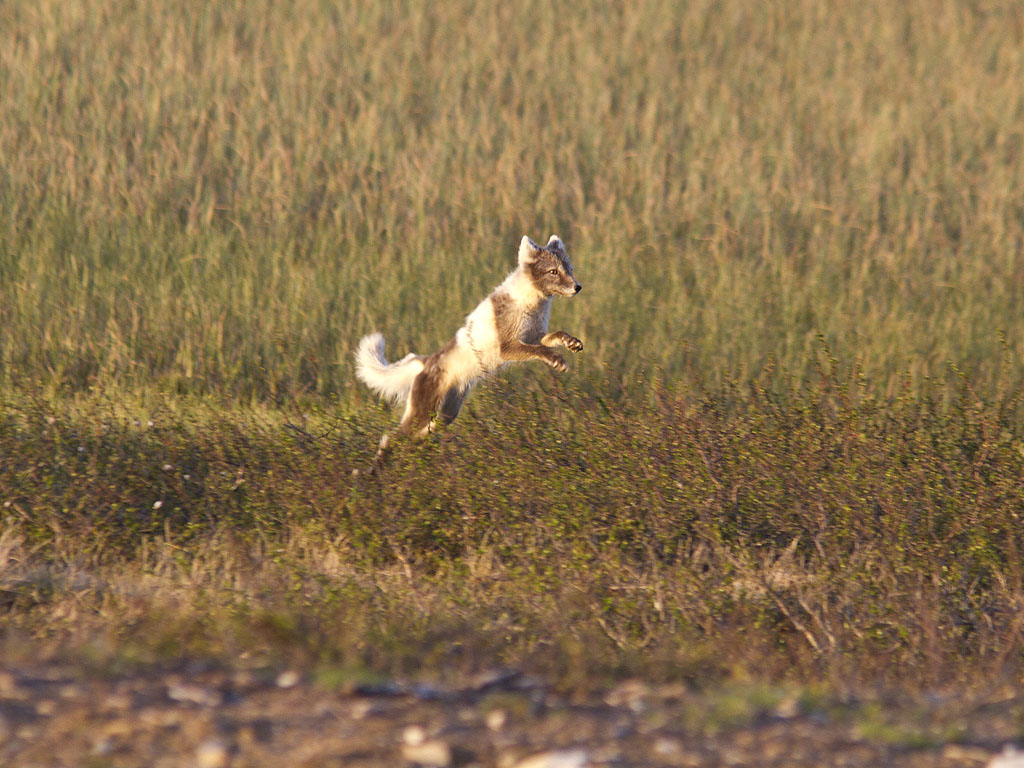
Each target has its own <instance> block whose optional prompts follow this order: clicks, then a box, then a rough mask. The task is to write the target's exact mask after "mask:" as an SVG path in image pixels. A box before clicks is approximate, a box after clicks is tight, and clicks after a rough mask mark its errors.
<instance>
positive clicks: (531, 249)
mask: <svg viewBox="0 0 1024 768" xmlns="http://www.w3.org/2000/svg"><path fill="white" fill-rule="evenodd" d="M542 250H543V249H542V248H541V247H540V246H539V245H537V244H536V243H535V242H533V240H531V239H530V238H528V237H527V236H526V235H523V239H522V240H520V241H519V263H520V264H528V263H530V262H531V261H533V260H534V259H535V258H536V256H537V254H538V253H540V252H541V251H542Z"/></svg>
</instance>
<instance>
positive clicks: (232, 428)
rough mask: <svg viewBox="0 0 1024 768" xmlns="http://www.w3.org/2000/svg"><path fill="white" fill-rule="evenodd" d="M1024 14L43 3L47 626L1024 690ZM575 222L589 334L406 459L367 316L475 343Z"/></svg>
mask: <svg viewBox="0 0 1024 768" xmlns="http://www.w3.org/2000/svg"><path fill="white" fill-rule="evenodd" d="M1022 42H1024V13H1022V11H1021V9H1020V7H1019V5H1018V4H1017V3H1015V2H998V1H997V2H990V3H986V4H983V5H971V4H966V3H964V4H961V3H954V2H940V0H916V1H915V2H910V3H903V4H899V5H897V6H893V5H892V4H891V3H883V2H874V1H872V2H861V3H823V2H818V1H815V0H803V1H802V2H771V3H767V4H764V3H762V4H750V3H747V2H741V1H740V0H726V1H725V2H691V3H682V2H668V1H667V0H665V1H659V0H652V2H645V3H633V4H621V3H611V2H608V3H602V4H596V5H595V4H589V5H570V4H560V3H546V2H530V3H525V4H515V5H504V6H501V7H491V6H489V5H487V4H478V3H468V2H458V1H457V0H446V1H445V2H438V3H431V4H420V3H403V2H392V3H383V4H366V3H355V2H337V3H330V2H312V0H308V1H303V0H297V1H296V2H292V3H262V4H253V3H241V2H219V3H213V4H210V3H198V2H196V3H186V4H184V5H182V4H181V3H177V4H171V3H159V2H156V0H139V2H136V3H131V4H116V3H112V2H110V0H91V1H89V0H76V1H75V2H50V1H49V0H44V2H23V1H22V0H14V2H8V3H4V4H3V5H2V7H0V103H2V104H3V109H2V110H0V387H2V391H0V505H2V506H0V605H3V606H5V608H4V610H6V611H7V612H8V618H9V621H7V622H5V627H4V629H3V632H2V637H3V643H4V646H3V647H4V653H5V654H6V655H7V657H8V658H12V659H13V658H19V657H20V656H26V657H27V656H31V655H33V654H35V653H37V652H42V651H38V649H40V648H42V649H46V652H49V653H63V654H73V655H75V657H76V658H80V659H84V658H91V659H93V660H94V662H95V663H96V664H99V665H103V664H112V663H116V664H127V665H131V664H135V663H148V662H151V661H166V660H167V659H176V658H180V657H183V656H189V657H194V656H201V657H207V658H213V659H217V660H220V661H222V662H223V663H241V662H240V661H239V660H245V659H248V660H249V661H247V662H245V663H250V662H251V663H264V664H284V663H300V662H301V663H305V664H308V665H309V666H310V667H311V668H315V669H322V670H327V671H326V672H324V674H325V675H326V676H327V677H332V676H333V677H338V676H339V675H340V676H341V677H344V678H346V679H347V677H348V676H356V677H358V676H360V675H370V676H372V675H379V674H395V673H416V674H440V673H441V671H442V670H449V671H459V670H469V669H478V668H481V667H487V666H493V665H494V664H496V663H502V664H516V665H524V666H529V667H531V668H534V669H539V670H541V671H547V672H551V673H553V674H554V675H556V676H557V677H558V678H559V679H560V680H561V681H562V682H563V683H564V684H565V685H567V686H583V685H587V684H589V683H588V681H593V680H598V679H610V678H614V677H618V676H622V675H625V674H644V675H647V676H649V677H651V678H654V679H658V678H672V679H686V680H692V681H697V682H700V681H704V680H720V679H722V678H726V677H733V676H735V677H737V678H741V679H748V678H752V679H756V678H759V677H768V678H772V679H776V680H782V679H793V680H796V681H798V682H800V683H813V684H825V685H831V684H836V685H838V683H837V681H840V680H856V681H860V682H863V683H873V682H882V683H892V684H900V685H915V686H916V685H931V684H941V683H964V682H965V681H975V682H977V681H985V680H992V679H996V678H1000V677H1001V676H1004V675H1007V674H1008V675H1010V676H1011V677H1012V676H1016V677H1013V679H1019V675H1020V673H1021V663H1022V661H1024V658H1022V644H1021V626H1020V622H1019V621H1018V620H1017V619H1016V618H1015V617H1016V616H1018V615H1019V614H1020V610H1019V609H1020V604H1021V603H1020V601H1021V599H1022V592H1021V590H1022V587H1021V556H1020V551H1021V549H1020V548H1021V541H1020V534H1019V516H1020V514H1021V511H1022V509H1024V490H1022V486H1021V482H1020V478H1021V477H1022V476H1024V419H1022V408H1021V393H1022V391H1024V389H1022V382H1024V376H1022V374H1024V366H1022V364H1021V360H1022V359H1024V358H1022V356H1024V322H1022V308H1024V256H1022V253H1024V248H1022V244H1024V204H1022V202H1021V201H1022V200H1024V153H1022V152H1021V149H1022V147H1024V131H1022V129H1021V126H1022V125H1024V91H1022V89H1021V87H1020V84H1021V82H1024V58H1022V57H1021V55H1020V50H1021V46H1022ZM553 232H554V233H558V234H560V235H561V236H562V237H563V239H565V241H566V242H567V244H568V246H569V249H570V253H571V254H572V257H573V261H574V264H575V265H576V272H577V276H578V278H579V279H580V281H581V282H582V284H583V285H584V291H583V293H582V294H580V296H579V297H577V298H575V299H573V300H572V301H568V300H559V301H558V302H556V304H555V307H554V310H553V313H554V319H553V325H554V327H557V328H564V329H566V330H568V331H570V332H572V333H573V334H574V335H578V336H579V337H581V338H582V339H583V340H584V342H585V343H586V352H585V353H583V354H582V355H580V356H578V357H577V358H576V360H575V361H574V363H573V366H572V368H571V370H570V371H569V372H568V373H567V374H566V375H564V376H562V377H553V376H552V375H550V374H549V373H548V372H547V371H538V370H534V369H530V368H529V367H524V368H522V369H519V370H516V371H509V372H506V373H503V374H502V375H501V376H500V377H498V378H496V379H494V380H491V381H490V382H487V383H486V384H484V385H483V386H481V387H480V389H479V390H478V391H477V392H475V393H474V394H473V396H472V397H471V399H470V400H469V402H468V404H467V407H466V410H465V411H464V414H463V415H462V416H461V417H460V419H459V421H458V422H457V423H456V424H455V425H454V426H453V427H452V428H451V429H449V430H446V431H445V432H443V433H442V435H441V436H440V437H439V438H435V439H433V440H431V441H429V442H428V443H426V444H425V445H419V446H403V447H401V448H400V449H398V450H397V451H396V453H395V455H394V457H393V460H392V461H391V462H390V463H389V464H388V465H387V467H386V468H385V471H384V472H382V473H381V474H378V475H375V476H370V475H368V474H367V472H366V470H368V469H369V466H370V464H369V463H370V460H371V457H372V454H373V450H374V448H375V445H376V441H377V439H378V437H379V435H380V434H381V432H382V431H383V430H385V429H386V428H388V427H389V425H390V424H391V423H393V421H394V419H395V417H394V414H391V413H388V412H387V411H385V410H383V409H381V408H378V407H376V406H375V405H374V404H373V401H372V398H371V396H370V395H369V393H368V392H367V391H366V390H365V389H364V388H361V387H360V386H359V385H358V384H357V382H356V381H355V380H354V376H353V369H352V364H351V354H352V351H353V349H354V345H355V344H356V343H357V342H358V339H359V338H360V337H361V336H362V335H363V334H364V333H367V332H369V331H372V330H381V331H383V332H384V333H385V335H386V337H387V339H388V343H389V351H391V353H392V354H404V353H405V352H407V351H409V350H416V351H432V350H433V349H435V348H436V347H438V346H439V345H440V344H441V343H443V342H444V341H445V340H447V338H448V337H449V336H450V334H451V333H452V332H453V331H454V330H455V329H456V328H457V327H458V325H459V324H460V322H461V318H462V316H463V315H464V314H466V313H467V312H468V311H470V310H471V309H472V307H473V306H474V305H475V303H476V302H477V301H479V300H480V299H481V298H482V297H483V296H484V295H486V293H487V292H488V291H489V290H490V289H491V288H492V287H493V286H494V285H495V284H497V282H498V281H500V279H501V278H502V277H503V276H504V274H505V273H506V272H507V271H508V270H510V269H511V268H512V266H513V263H514V256H515V248H516V243H517V242H518V240H519V238H520V237H521V236H522V235H523V234H529V235H531V236H532V237H534V238H535V239H546V238H547V236H548V235H549V234H551V233H553ZM290 424H292V425H299V426H301V427H302V428H303V429H305V430H306V431H307V432H308V433H312V434H323V435H324V436H323V437H322V438H321V439H316V440H311V439H309V438H308V436H306V435H304V434H303V432H301V431H298V430H296V429H294V428H292V426H290ZM331 670H334V671H333V672H330V671H331ZM339 670H340V671H339ZM772 690H774V689H772ZM723 701H725V699H723ZM723 708H724V709H723V714H722V717H723V719H725V720H728V718H729V717H731V715H729V713H728V712H727V711H725V710H727V709H728V707H727V706H726V704H723ZM736 716H737V717H740V716H745V715H743V712H740V713H739V714H738V715H736Z"/></svg>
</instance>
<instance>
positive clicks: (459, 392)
mask: <svg viewBox="0 0 1024 768" xmlns="http://www.w3.org/2000/svg"><path fill="white" fill-rule="evenodd" d="M468 392H469V387H452V388H451V389H449V390H448V391H447V392H445V394H444V398H443V399H442V400H441V408H440V410H439V411H438V412H437V420H438V421H439V422H440V423H441V424H443V425H447V424H451V423H452V422H453V421H455V418H456V417H457V416H458V415H459V410H460V409H461V408H462V402H463V401H464V400H465V399H466V394H467V393H468Z"/></svg>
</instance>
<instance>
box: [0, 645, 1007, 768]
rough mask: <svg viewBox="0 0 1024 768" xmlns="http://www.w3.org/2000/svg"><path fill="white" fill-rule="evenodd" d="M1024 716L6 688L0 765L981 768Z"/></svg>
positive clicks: (996, 704) (277, 685) (69, 673)
mask: <svg viewBox="0 0 1024 768" xmlns="http://www.w3.org/2000/svg"><path fill="white" fill-rule="evenodd" d="M1022 711H1024V702H1022V700H1021V699H1020V698H1019V697H1014V696H1012V695H1009V694H1007V693H1005V692H1003V693H996V694H991V695H989V696H988V697H987V698H986V699H985V700H980V699H978V700H971V701H958V700H956V699H952V698H948V697H947V698H939V697H931V698H929V700H928V701H926V702H924V703H913V702H911V701H909V700H904V701H901V702H889V703H880V702H879V701H877V700H876V701H871V702H867V701H860V702H857V701H854V700H850V701H847V702H845V703H842V704H837V703H833V704H831V705H821V706H815V705H810V704H808V703H807V702H806V701H804V700H802V699H801V698H799V697H796V696H794V697H792V698H787V697H781V698H776V699H774V700H772V702H771V703H770V704H767V703H763V702H762V703H760V704H758V703H754V702H753V701H752V699H751V697H750V696H745V695H734V696H722V695H720V694H715V693H713V692H704V693H701V692H695V691H692V690H689V689H687V688H685V687H683V686H654V685H648V684H645V683H642V682H639V681H631V682H627V683H623V684H621V685H619V686H618V687H616V688H614V689H612V690H610V691H605V692H604V693H602V694H600V695H598V694H593V695H587V696H579V697H570V696H564V695H561V694H558V693H556V692H554V691H553V690H551V689H550V688H549V687H548V686H547V685H546V684H545V683H544V681H543V680H540V679H536V678H532V677H530V676H528V675H524V674H521V673H518V672H500V673H494V674H491V675H487V676H484V677H481V678H478V679H476V680H471V681H467V682H466V684H465V685H463V686H460V687H452V688H449V687H434V686H429V685H402V684H398V683H374V684H362V685H357V684H337V683H335V684H332V685H326V684H324V682H323V681H320V682H317V683H314V682H311V681H310V680H308V679H306V678H304V677H303V676H302V675H299V674H297V673H282V674H278V675H276V676H275V675H272V674H269V673H251V672H243V673H228V672H223V671H217V670H209V669H207V670H202V669H200V670H195V669H193V670H191V671H181V670H179V671H174V672H166V671H165V672H159V673H158V672H154V671H150V672H147V673H144V674H134V675H130V676H107V675H95V674H94V675H88V676H83V675H81V674H77V673H76V672H74V671H73V670H71V669H70V668H63V667H60V666H55V665H47V666H44V667H40V668H36V669H24V668H22V669H7V670H5V671H0V765H2V766H18V768H29V766H93V767H94V768H99V767H100V766H154V767H158V768H172V767H173V766H200V767H201V768H220V767H224V766H318V767H319V766H358V767H361V768H371V767H372V768H377V767H381V768H383V767H384V766H388V767H389V768H390V767H391V766H412V765H417V764H418V765H423V766H448V765H450V766H471V765H475V766H500V767H501V768H514V767H516V766H523V767H524V768H526V767H527V766H532V768H545V767H549V768H556V766H558V767H564V768H583V767H584V766H606V765H607V766H746V765H750V766H760V767H764V766H922V767H923V766H943V767H946V766H948V767H949V768H953V767H954V766H965V767H966V766H984V765H986V764H988V763H989V761H990V760H991V759H992V757H993V756H994V755H995V754H996V753H998V752H999V751H1000V750H1001V749H1002V748H1003V747H1004V746H1005V745H1006V744H1009V743H1012V742H1013V741H1014V739H1015V738H1018V737H1019V736H1020V733H1021V726H1022V723H1024V719H1022Z"/></svg>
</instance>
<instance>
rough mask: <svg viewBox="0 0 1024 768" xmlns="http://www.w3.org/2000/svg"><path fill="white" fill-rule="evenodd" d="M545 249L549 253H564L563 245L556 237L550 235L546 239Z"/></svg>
mask: <svg viewBox="0 0 1024 768" xmlns="http://www.w3.org/2000/svg"><path fill="white" fill-rule="evenodd" d="M546 248H547V249H548V250H549V251H556V252H557V253H565V244H564V243H563V242H562V239H561V238H560V237H559V236H558V235H552V236H551V237H549V238H548V244H547V246H546Z"/></svg>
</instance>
